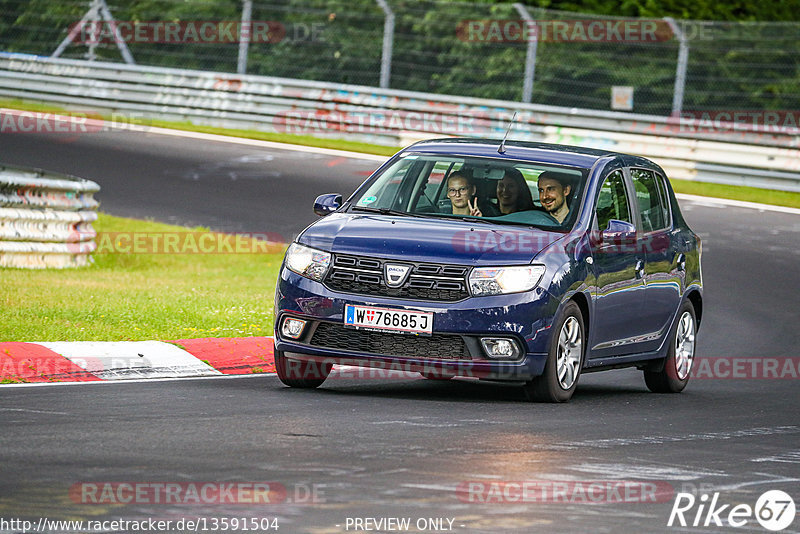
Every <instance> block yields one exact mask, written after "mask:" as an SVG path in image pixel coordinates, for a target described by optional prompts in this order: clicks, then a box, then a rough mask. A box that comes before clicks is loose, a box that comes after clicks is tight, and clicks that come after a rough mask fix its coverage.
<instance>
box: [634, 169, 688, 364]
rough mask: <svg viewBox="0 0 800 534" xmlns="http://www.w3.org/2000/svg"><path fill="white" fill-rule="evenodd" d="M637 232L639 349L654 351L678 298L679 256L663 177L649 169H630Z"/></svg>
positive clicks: (662, 335) (668, 323)
mask: <svg viewBox="0 0 800 534" xmlns="http://www.w3.org/2000/svg"><path fill="white" fill-rule="evenodd" d="M630 175H631V183H632V184H633V190H634V193H635V197H636V202H635V205H636V209H637V212H638V218H639V232H640V234H641V241H642V244H643V248H644V251H645V267H644V271H645V272H644V285H645V300H644V309H643V311H642V321H643V322H644V328H645V331H646V334H645V336H646V339H645V340H644V341H643V346H642V350H645V351H648V350H656V349H657V348H658V347H659V345H660V344H661V340H662V339H663V337H664V335H665V334H666V333H667V331H668V330H669V327H670V324H672V323H671V319H672V315H673V314H674V313H675V311H676V310H677V309H678V304H679V303H680V299H681V277H680V272H679V270H680V268H681V264H682V261H681V257H680V254H679V253H678V250H677V248H676V246H675V245H676V243H675V242H676V240H678V239H679V238H680V236H679V235H678V234H679V233H680V230H679V229H673V225H672V217H671V210H670V206H669V200H668V198H667V195H666V188H665V185H664V177H663V176H661V175H660V174H657V173H655V172H653V171H652V170H649V169H637V168H632V169H631V170H630Z"/></svg>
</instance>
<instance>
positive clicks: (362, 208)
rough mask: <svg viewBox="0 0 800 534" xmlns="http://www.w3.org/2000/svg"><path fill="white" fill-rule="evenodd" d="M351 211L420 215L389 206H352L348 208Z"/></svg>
mask: <svg viewBox="0 0 800 534" xmlns="http://www.w3.org/2000/svg"><path fill="white" fill-rule="evenodd" d="M350 209H351V210H353V211H368V212H370V213H380V214H381V215H400V216H401V217H422V215H418V214H416V213H408V212H407V211H399V210H392V209H389V208H373V207H372V206H353V207H352V208H350Z"/></svg>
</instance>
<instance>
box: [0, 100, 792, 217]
mask: <svg viewBox="0 0 800 534" xmlns="http://www.w3.org/2000/svg"><path fill="white" fill-rule="evenodd" d="M0 107H7V108H12V109H24V110H29V111H42V112H54V113H58V112H67V110H66V109H64V108H61V107H58V106H54V105H50V104H42V103H39V102H31V101H25V100H1V99H0ZM100 116H102V114H100ZM105 118H110V117H109V116H105ZM132 122H136V123H138V124H143V125H146V126H157V127H161V128H172V129H176V130H186V131H192V132H203V133H212V134H218V135H228V136H234V137H244V138H248V139H260V140H263V141H275V142H279V143H289V144H295V145H304V146H314V147H320V148H333V149H338V150H348V151H352V152H362V153H365V154H378V155H381V156H391V155H393V154H394V153H395V152H397V151H398V150H400V147H386V146H382V145H373V144H369V143H360V142H356V141H346V140H342V139H323V138H318V137H312V136H307V135H291V134H283V133H272V132H261V131H257V130H235V129H226V128H216V127H213V126H203V125H197V124H192V123H191V122H171V121H163V120H150V119H148V120H140V121H132ZM672 184H673V187H674V188H675V191H677V192H678V193H687V194H691V195H699V196H705V197H716V198H727V199H732V200H744V201H746V202H759V203H761V204H773V205H776V206H788V207H792V208H800V193H791V192H788V191H774V190H771V189H760V188H757V187H745V186H734V185H721V184H712V183H706V182H694V181H689V180H675V179H673V180H672Z"/></svg>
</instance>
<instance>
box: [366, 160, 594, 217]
mask: <svg viewBox="0 0 800 534" xmlns="http://www.w3.org/2000/svg"><path fill="white" fill-rule="evenodd" d="M587 174H588V170H587V169H581V168H574V167H564V166H555V165H552V164H545V163H536V162H530V161H509V160H501V159H492V158H479V157H468V156H458V157H453V156H442V155H426V154H414V153H410V154H406V155H405V156H404V157H401V158H400V159H398V160H397V161H396V162H394V163H393V164H392V165H391V166H390V167H389V168H387V169H386V170H385V171H384V172H383V173H382V174H381V175H380V176H378V177H377V178H376V179H375V180H374V181H373V182H372V183H371V184H370V185H369V186H368V187H367V188H366V190H363V191H362V192H361V193H359V195H357V196H356V198H355V201H354V202H353V203H352V204H351V207H350V209H351V210H353V211H369V212H373V211H374V212H379V213H385V214H394V215H413V216H425V217H448V218H464V217H469V218H475V219H481V220H485V221H486V222H492V223H496V224H518V225H519V224H522V225H531V226H538V227H541V228H545V229H548V230H555V231H567V230H569V229H570V228H572V225H573V224H574V222H575V219H576V218H577V212H578V204H579V203H580V199H581V198H582V195H583V189H584V185H585V183H586V176H587ZM540 193H541V198H540Z"/></svg>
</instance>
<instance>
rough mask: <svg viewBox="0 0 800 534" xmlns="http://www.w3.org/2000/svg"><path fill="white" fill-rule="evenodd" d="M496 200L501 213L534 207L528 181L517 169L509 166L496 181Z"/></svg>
mask: <svg viewBox="0 0 800 534" xmlns="http://www.w3.org/2000/svg"><path fill="white" fill-rule="evenodd" d="M497 202H498V204H499V207H500V213H501V214H503V215H506V214H508V213H514V212H516V211H524V210H533V209H536V206H534V204H533V195H531V190H530V189H529V188H528V182H526V181H525V177H524V176H522V173H521V172H520V171H519V169H515V168H514V167H509V168H508V169H506V172H505V174H504V175H503V178H502V179H501V180H499V181H498V182H497Z"/></svg>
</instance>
